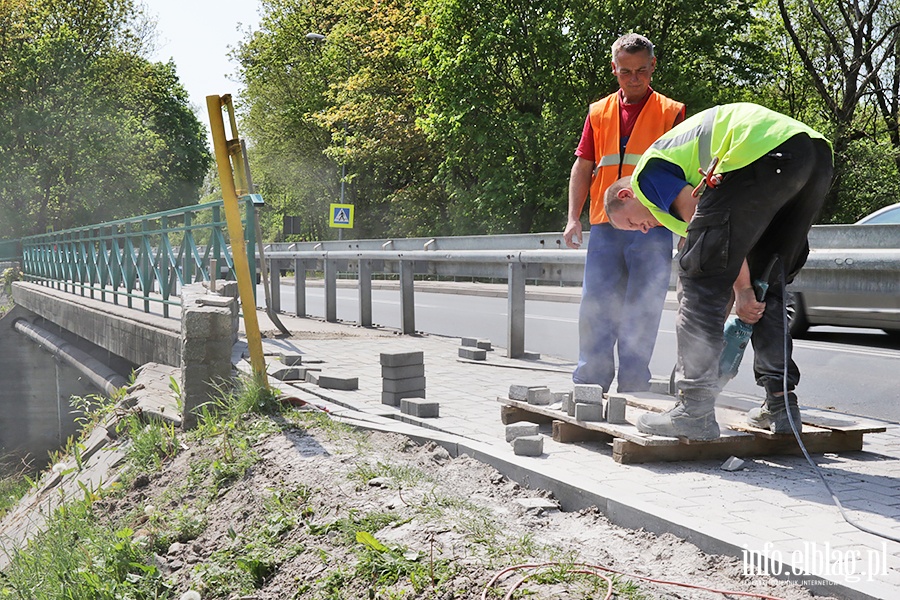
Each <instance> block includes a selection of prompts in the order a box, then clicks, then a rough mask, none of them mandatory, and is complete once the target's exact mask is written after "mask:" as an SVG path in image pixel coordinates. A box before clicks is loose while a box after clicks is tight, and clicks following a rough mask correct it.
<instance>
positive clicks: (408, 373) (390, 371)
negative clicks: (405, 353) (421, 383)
mask: <svg viewBox="0 0 900 600" xmlns="http://www.w3.org/2000/svg"><path fill="white" fill-rule="evenodd" d="M424 376H425V364H424V363H420V364H417V365H404V366H402V367H385V366H382V367H381V377H382V378H384V379H410V378H413V377H424Z"/></svg>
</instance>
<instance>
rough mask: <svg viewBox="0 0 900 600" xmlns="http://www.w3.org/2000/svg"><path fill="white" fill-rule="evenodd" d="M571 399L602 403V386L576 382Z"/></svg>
mask: <svg viewBox="0 0 900 600" xmlns="http://www.w3.org/2000/svg"><path fill="white" fill-rule="evenodd" d="M572 400H574V401H575V402H576V403H579V402H580V403H581V404H603V386H600V385H593V384H581V383H576V384H575V387H574V390H573V392H572Z"/></svg>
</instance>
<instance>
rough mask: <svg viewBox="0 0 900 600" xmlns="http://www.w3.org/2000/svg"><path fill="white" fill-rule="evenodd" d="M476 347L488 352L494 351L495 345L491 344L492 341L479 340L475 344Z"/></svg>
mask: <svg viewBox="0 0 900 600" xmlns="http://www.w3.org/2000/svg"><path fill="white" fill-rule="evenodd" d="M475 347H476V348H481V349H482V350H487V351H488V352H490V351H491V350H493V349H494V347H493V345H492V344H491V340H478V341H477V342H475Z"/></svg>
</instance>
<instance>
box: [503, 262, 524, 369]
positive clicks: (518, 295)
mask: <svg viewBox="0 0 900 600" xmlns="http://www.w3.org/2000/svg"><path fill="white" fill-rule="evenodd" d="M525 267H526V265H525V264H523V263H509V278H508V281H509V284H508V291H507V294H506V297H507V314H508V315H509V321H508V322H507V332H506V356H507V357H509V358H519V357H520V356H524V354H525Z"/></svg>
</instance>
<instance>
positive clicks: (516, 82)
mask: <svg viewBox="0 0 900 600" xmlns="http://www.w3.org/2000/svg"><path fill="white" fill-rule="evenodd" d="M427 6H428V10H427V11H426V12H427V13H430V14H432V15H433V17H432V19H433V20H432V23H431V24H430V27H431V36H430V38H429V39H428V40H427V42H426V44H424V45H423V58H422V60H423V61H424V62H425V68H426V69H427V71H428V75H429V77H428V79H427V80H425V81H423V86H422V96H423V101H422V102H423V104H424V105H425V110H426V111H427V116H426V121H425V122H426V125H427V128H428V131H429V133H430V134H431V135H432V136H433V138H434V139H436V140H438V141H439V143H441V144H443V145H444V146H445V147H446V151H447V157H446V159H445V160H444V163H443V164H442V165H441V177H442V181H443V182H444V183H445V185H446V186H447V188H448V191H449V193H450V197H451V199H452V218H453V219H454V226H455V230H456V231H458V232H459V233H475V232H479V233H483V232H524V231H537V230H548V229H556V228H558V227H561V224H562V223H563V222H564V220H565V206H566V189H567V180H568V174H569V168H570V166H571V163H572V160H573V150H574V148H575V146H576V144H577V141H578V137H579V134H580V132H581V129H582V125H583V123H584V118H585V115H586V112H587V106H588V104H589V102H591V101H593V100H596V99H598V98H599V97H600V96H603V95H605V94H607V93H610V92H612V91H614V90H615V79H614V78H613V76H612V74H611V73H610V67H609V63H610V52H611V50H610V48H611V45H612V43H613V41H615V39H616V38H618V37H619V36H620V35H622V34H623V33H626V32H629V31H638V32H640V33H643V34H645V35H647V36H648V37H649V38H650V39H651V40H653V41H654V43H655V44H656V45H657V49H658V54H659V55H660V68H659V70H658V71H657V76H656V80H655V82H654V86H656V87H657V88H659V89H660V90H661V91H663V92H664V93H665V94H666V95H669V96H672V97H674V98H677V99H679V100H683V101H685V102H687V103H688V105H689V110H691V111H699V110H701V109H703V108H707V107H708V106H710V105H712V104H715V103H717V102H720V101H725V100H729V99H731V98H733V97H734V96H735V95H736V94H739V93H740V91H741V86H748V85H752V84H753V83H754V82H755V81H757V80H758V79H759V74H760V72H761V69H760V68H758V63H757V61H758V59H759V58H760V57H761V56H763V54H762V53H761V52H760V49H759V48H758V47H757V46H755V45H754V44H753V43H752V42H750V41H748V40H747V39H745V37H743V36H742V35H739V34H740V33H741V32H743V31H744V30H745V29H746V28H747V27H748V26H749V24H750V23H751V22H753V20H754V18H755V17H754V16H753V14H752V13H751V11H750V10H748V8H749V2H746V1H741V0H739V1H738V2H735V3H713V4H710V3H708V2H700V1H698V0H692V1H687V2H674V1H673V2H649V1H648V2H642V1H637V2H624V1H618V0H593V1H591V0H589V1H588V2H571V1H569V0H554V1H550V2H540V3H533V2H530V1H527V0H500V1H499V2H494V3H484V2H476V1H474V0H429V1H428V4H427Z"/></svg>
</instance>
